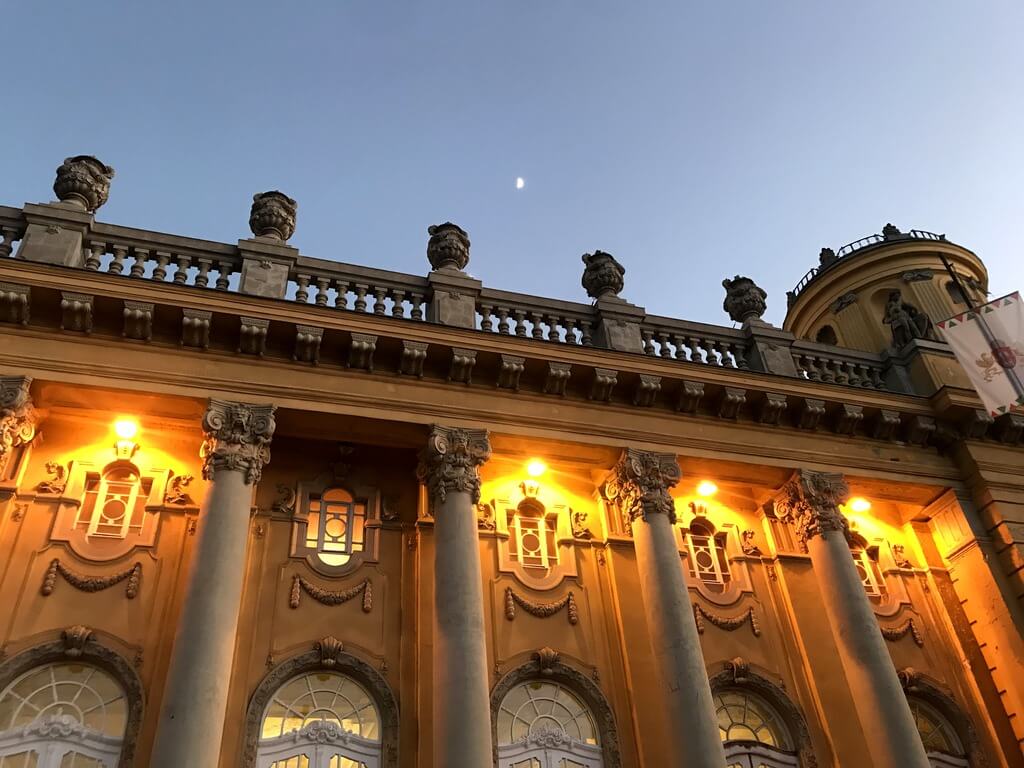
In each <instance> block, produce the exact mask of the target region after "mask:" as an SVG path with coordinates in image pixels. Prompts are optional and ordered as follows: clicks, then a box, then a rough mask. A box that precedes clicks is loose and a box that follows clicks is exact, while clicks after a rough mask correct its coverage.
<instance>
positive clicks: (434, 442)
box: [416, 425, 491, 504]
mask: <svg viewBox="0 0 1024 768" xmlns="http://www.w3.org/2000/svg"><path fill="white" fill-rule="evenodd" d="M490 457H491V443H490V440H489V439H488V435H487V430H484V429H456V428H452V427H439V426H436V425H435V426H434V427H433V428H432V429H431V431H430V437H429V438H428V439H427V445H426V447H425V448H424V449H423V450H422V451H420V463H419V466H418V467H417V468H416V476H417V477H418V478H419V480H420V482H421V483H425V484H426V486H427V489H428V490H429V491H430V497H431V499H432V500H436V501H438V502H443V501H444V500H445V497H446V496H447V495H448V493H449V492H451V491H461V492H464V493H468V494H470V496H471V497H472V499H473V503H474V504H477V503H479V502H480V471H479V470H480V467H481V465H483V464H484V462H486V461H487V460H488V459H489V458H490Z"/></svg>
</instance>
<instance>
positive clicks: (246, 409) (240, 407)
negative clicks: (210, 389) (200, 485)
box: [199, 398, 275, 485]
mask: <svg viewBox="0 0 1024 768" xmlns="http://www.w3.org/2000/svg"><path fill="white" fill-rule="evenodd" d="M274 426H275V425H274V406H272V405H246V404H243V403H230V402H226V401H224V400H215V399H213V398H211V399H210V403H209V405H208V406H207V409H206V413H205V414H203V432H204V433H205V434H206V439H205V440H204V441H203V446H202V448H201V449H200V451H199V456H200V458H201V459H202V460H203V479H204V480H212V479H213V476H214V474H215V473H216V472H217V471H218V470H221V469H227V470H237V471H241V472H244V473H245V481H246V483H248V484H250V485H253V484H255V483H258V482H259V480H260V476H261V474H262V472H263V466H264V465H265V464H266V463H267V462H268V461H270V439H271V437H273V435H274Z"/></svg>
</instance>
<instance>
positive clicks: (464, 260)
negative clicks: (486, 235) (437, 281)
mask: <svg viewBox="0 0 1024 768" xmlns="http://www.w3.org/2000/svg"><path fill="white" fill-rule="evenodd" d="M427 234H428V235H430V239H429V240H428V241H427V259H428V260H429V261H430V266H431V268H432V269H442V268H444V267H452V268H453V269H458V270H460V271H461V270H464V269H465V268H466V265H467V264H469V234H468V233H467V232H466V230H464V229H463V228H462V227H460V226H459V225H458V224H452V223H451V222H450V221H446V222H445V223H444V224H433V225H431V226H429V227H427Z"/></svg>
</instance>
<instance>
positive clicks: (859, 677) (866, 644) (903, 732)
mask: <svg viewBox="0 0 1024 768" xmlns="http://www.w3.org/2000/svg"><path fill="white" fill-rule="evenodd" d="M848 496H849V489H848V488H847V487H846V482H845V481H844V480H843V476H842V475H840V474H830V473H825V472H809V471H807V470H798V471H797V472H796V473H795V474H794V475H793V477H792V478H790V480H789V481H788V482H787V483H786V485H785V486H783V488H782V491H781V492H780V495H779V497H778V498H777V499H776V501H775V505H776V508H777V509H778V511H779V513H780V514H781V516H782V517H783V518H785V517H789V518H790V519H791V520H792V521H793V522H795V524H796V527H797V538H799V539H800V541H802V542H803V543H804V544H805V545H806V546H807V551H808V552H809V553H810V556H811V564H812V565H813V566H814V572H815V575H816V576H817V581H818V584H819V586H820V589H821V594H822V600H823V603H824V607H825V615H826V616H827V617H828V622H829V625H830V626H831V627H832V634H833V636H834V637H835V641H836V645H837V647H838V649H839V657H840V660H841V661H842V665H843V670H844V671H845V672H846V680H847V684H848V685H849V686H850V693H851V694H852V695H853V700H854V704H855V706H856V708H857V714H858V716H859V718H860V722H861V727H862V729H863V731H864V735H865V736H866V737H867V742H868V749H869V751H870V752H871V758H872V765H873V766H874V767H875V768H928V758H927V757H926V755H925V750H924V746H923V745H922V744H921V737H920V735H919V734H918V732H917V727H916V726H915V725H914V718H913V716H912V715H911V713H910V707H909V706H908V704H907V698H906V695H905V694H904V693H903V688H902V686H901V685H900V681H899V678H898V677H897V675H896V668H895V667H894V666H893V663H892V658H891V657H890V656H889V649H888V648H886V646H885V639H884V638H883V637H882V632H881V630H880V629H879V628H878V621H877V620H876V619H875V612H874V610H873V609H872V607H871V601H870V600H869V599H868V596H867V593H866V592H865V591H864V585H863V584H862V583H861V580H860V577H859V576H858V575H857V570H856V567H855V566H854V564H853V557H852V556H851V554H850V546H849V543H848V541H847V536H848V535H849V524H848V523H847V520H846V518H845V517H843V514H842V513H841V512H840V511H839V505H840V504H842V503H843V502H845V501H846V498H847V497H848Z"/></svg>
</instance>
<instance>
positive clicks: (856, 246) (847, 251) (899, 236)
mask: <svg viewBox="0 0 1024 768" xmlns="http://www.w3.org/2000/svg"><path fill="white" fill-rule="evenodd" d="M890 226H891V225H890ZM900 240H936V241H939V242H946V236H945V235H937V234H935V233H934V232H927V231H925V230H923V229H912V230H910V231H909V232H899V231H892V232H888V233H883V234H874V235H868V236H867V237H862V238H861V239H860V240H854V241H853V242H852V243H847V244H846V245H844V246H843V247H842V248H840V249H839V250H837V251H835V254H834V256H832V257H831V258H829V259H828V260H827V261H825V262H823V263H822V264H820V265H818V266H817V267H812V268H811V269H809V270H807V274H805V275H804V276H803V277H802V278H801V279H800V282H799V283H797V284H796V288H794V289H793V290H792V291H790V292H789V293H787V294H786V299H787V303H788V305H789V306H793V302H795V301H796V297H797V296H799V295H800V293H801V292H802V291H803V290H804V289H805V288H806V287H807V286H808V285H810V284H811V283H813V282H814V280H815V279H816V278H817V277H818V275H820V274H822V273H823V272H826V271H827V270H829V269H831V268H832V266H834V265H835V264H837V263H839V262H840V261H842V260H843V259H845V258H847V257H849V256H852V255H853V254H855V253H858V252H860V251H863V250H865V249H867V248H872V247H874V246H876V245H880V244H882V243H892V242H898V241H900Z"/></svg>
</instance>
